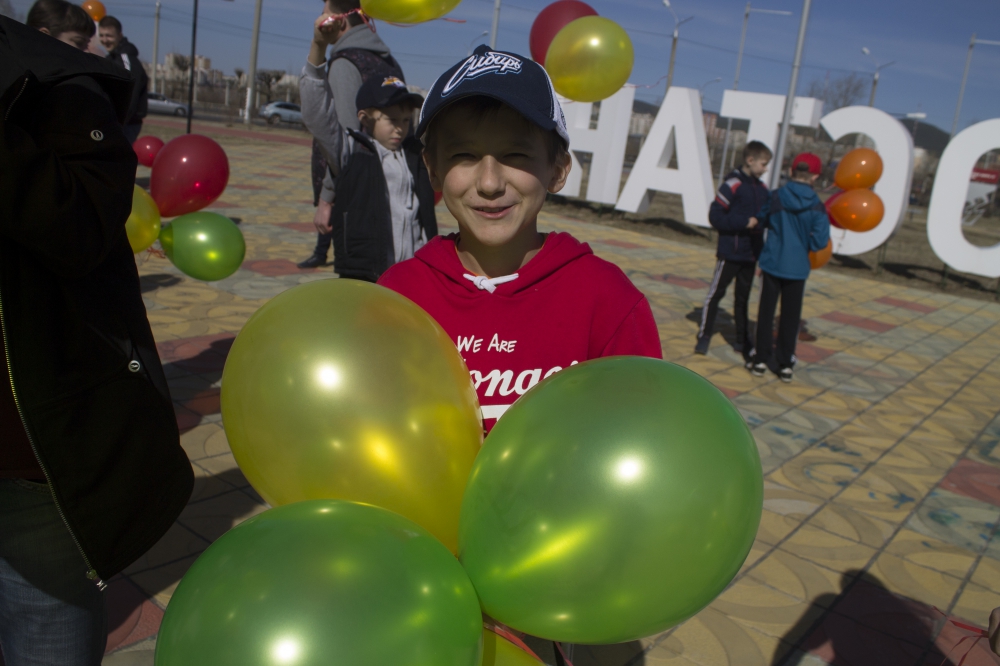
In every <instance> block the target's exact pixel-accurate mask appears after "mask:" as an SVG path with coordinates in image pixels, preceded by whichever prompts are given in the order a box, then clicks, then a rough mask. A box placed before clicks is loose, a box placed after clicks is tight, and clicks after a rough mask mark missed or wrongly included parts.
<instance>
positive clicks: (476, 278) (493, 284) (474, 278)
mask: <svg viewBox="0 0 1000 666" xmlns="http://www.w3.org/2000/svg"><path fill="white" fill-rule="evenodd" d="M462 277H464V278H465V279H466V280H468V281H469V282H471V283H472V284H474V285H476V286H477V287H479V289H480V290H483V291H488V292H490V293H491V294H492V293H493V292H494V291H496V290H497V285H501V284H503V283H505V282H513V281H514V280H516V279H517V273H511V274H510V275H501V276H500V277H495V278H489V277H486V276H485V275H469V274H468V273H466V274H465V275H463V276H462Z"/></svg>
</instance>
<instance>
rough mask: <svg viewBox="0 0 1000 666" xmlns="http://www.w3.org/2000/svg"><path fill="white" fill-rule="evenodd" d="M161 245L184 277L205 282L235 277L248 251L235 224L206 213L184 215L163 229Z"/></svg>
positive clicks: (217, 215) (225, 218) (216, 214)
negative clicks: (187, 276)
mask: <svg viewBox="0 0 1000 666" xmlns="http://www.w3.org/2000/svg"><path fill="white" fill-rule="evenodd" d="M160 245H161V246H162V247H163V251H164V252H165V253H166V255H167V258H168V259H170V261H171V262H172V263H173V264H174V266H176V267H177V268H178V269H180V271H181V272H182V273H184V274H185V275H189V276H191V277H193V278H195V279H196V280H205V281H206V282H212V281H214V280H221V279H223V278H227V277H229V276H230V275H232V274H233V273H235V272H236V269H237V268H239V267H240V264H242V263H243V256H244V255H245V254H246V251H247V246H246V242H245V241H244V240H243V233H242V232H241V231H240V228H239V227H237V226H236V224H235V223H233V221H232V220H230V219H229V218H228V217H226V216H224V215H219V214H218V213H206V212H197V213H188V214H187V215H181V216H180V217H178V218H177V219H175V220H174V221H173V222H171V223H170V224H168V225H164V226H163V228H162V229H161V230H160Z"/></svg>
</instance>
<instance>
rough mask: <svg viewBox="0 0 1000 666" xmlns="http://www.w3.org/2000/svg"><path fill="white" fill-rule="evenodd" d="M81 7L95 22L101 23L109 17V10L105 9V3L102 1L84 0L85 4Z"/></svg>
mask: <svg viewBox="0 0 1000 666" xmlns="http://www.w3.org/2000/svg"><path fill="white" fill-rule="evenodd" d="M80 6H81V7H83V11H85V12H87V14H89V15H90V18H92V19H94V20H95V21H100V20H101V19H102V18H104V17H105V16H107V15H108V10H106V9H105V8H104V3H103V2H101V0H84V3H83V4H82V5H80Z"/></svg>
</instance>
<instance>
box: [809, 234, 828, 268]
mask: <svg viewBox="0 0 1000 666" xmlns="http://www.w3.org/2000/svg"><path fill="white" fill-rule="evenodd" d="M832 256H833V241H832V240H828V241H827V242H826V247H825V248H823V249H822V250H820V251H819V252H810V253H809V265H810V266H812V267H813V268H814V269H816V268H823V267H824V266H826V265H827V263H828V262H829V261H830V257H832Z"/></svg>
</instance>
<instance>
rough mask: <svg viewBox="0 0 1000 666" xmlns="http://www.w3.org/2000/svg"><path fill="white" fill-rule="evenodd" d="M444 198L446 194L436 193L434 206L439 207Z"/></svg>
mask: <svg viewBox="0 0 1000 666" xmlns="http://www.w3.org/2000/svg"><path fill="white" fill-rule="evenodd" d="M443 198H444V192H435V193H434V205H435V206H437V205H438V204H439V203H441V199H443Z"/></svg>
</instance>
